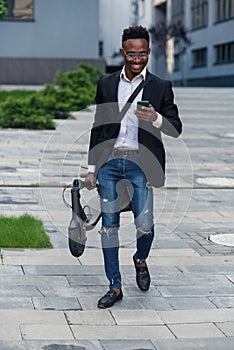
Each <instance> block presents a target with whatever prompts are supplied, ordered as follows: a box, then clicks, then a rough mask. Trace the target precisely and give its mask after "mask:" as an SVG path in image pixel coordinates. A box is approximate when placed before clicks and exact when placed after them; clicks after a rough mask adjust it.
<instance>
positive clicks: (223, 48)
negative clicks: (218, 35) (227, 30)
mask: <svg viewBox="0 0 234 350" xmlns="http://www.w3.org/2000/svg"><path fill="white" fill-rule="evenodd" d="M214 49H215V64H223V63H232V62H234V41H233V42H231V43H225V44H221V45H216V46H215V47H214Z"/></svg>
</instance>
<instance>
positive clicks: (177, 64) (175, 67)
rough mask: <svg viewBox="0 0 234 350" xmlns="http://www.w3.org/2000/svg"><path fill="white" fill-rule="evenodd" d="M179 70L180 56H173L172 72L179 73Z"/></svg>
mask: <svg viewBox="0 0 234 350" xmlns="http://www.w3.org/2000/svg"><path fill="white" fill-rule="evenodd" d="M179 70H180V55H179V54H175V55H174V72H179Z"/></svg>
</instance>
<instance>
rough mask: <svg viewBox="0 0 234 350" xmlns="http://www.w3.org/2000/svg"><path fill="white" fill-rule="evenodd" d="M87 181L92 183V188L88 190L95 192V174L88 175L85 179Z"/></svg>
mask: <svg viewBox="0 0 234 350" xmlns="http://www.w3.org/2000/svg"><path fill="white" fill-rule="evenodd" d="M85 181H88V182H90V186H89V187H88V190H93V189H94V188H95V187H96V179H95V174H94V173H88V175H87V176H86V178H85Z"/></svg>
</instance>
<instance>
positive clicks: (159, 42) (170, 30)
mask: <svg viewBox="0 0 234 350" xmlns="http://www.w3.org/2000/svg"><path fill="white" fill-rule="evenodd" d="M149 32H150V34H151V36H152V41H153V42H154V43H155V45H156V49H155V52H154V55H155V57H159V56H162V55H164V56H166V52H167V42H168V41H169V40H170V39H173V40H174V47H175V49H176V53H177V54H184V53H185V51H186V49H187V47H188V46H189V45H190V44H191V40H190V38H189V37H188V35H187V30H186V28H185V26H184V24H183V23H182V22H181V21H177V22H173V23H171V24H167V23H165V22H159V23H157V24H155V25H154V26H151V27H150V28H149Z"/></svg>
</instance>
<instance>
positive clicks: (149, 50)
mask: <svg viewBox="0 0 234 350" xmlns="http://www.w3.org/2000/svg"><path fill="white" fill-rule="evenodd" d="M150 52H151V49H150V47H149V48H148V55H149V54H150Z"/></svg>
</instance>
